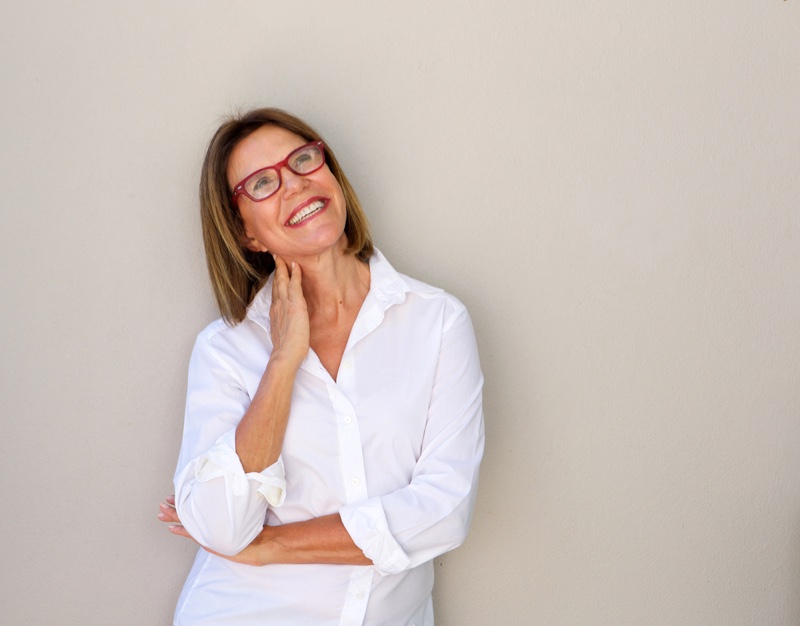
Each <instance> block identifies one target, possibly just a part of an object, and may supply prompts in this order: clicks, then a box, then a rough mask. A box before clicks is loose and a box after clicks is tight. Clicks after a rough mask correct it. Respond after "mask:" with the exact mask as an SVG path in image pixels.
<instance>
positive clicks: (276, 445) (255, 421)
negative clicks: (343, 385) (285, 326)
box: [236, 358, 297, 472]
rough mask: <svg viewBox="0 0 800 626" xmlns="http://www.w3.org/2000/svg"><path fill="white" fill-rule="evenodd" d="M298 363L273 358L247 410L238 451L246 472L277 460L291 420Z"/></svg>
mask: <svg viewBox="0 0 800 626" xmlns="http://www.w3.org/2000/svg"><path fill="white" fill-rule="evenodd" d="M296 375H297V366H296V365H295V364H294V363H291V362H288V360H283V359H281V358H275V359H270V361H269V363H268V364H267V369H266V371H265V372H264V376H263V378H262V379H261V383H260V384H259V386H258V390H257V391H256V393H255V395H254V396H253V400H252V402H251V403H250V406H249V407H248V409H247V411H246V412H245V414H244V416H243V417H242V420H241V421H240V422H239V425H238V426H237V427H236V454H238V455H239V460H240V461H241V463H242V467H243V468H244V471H245V472H260V471H262V470H264V468H266V467H269V466H270V465H272V464H273V463H275V461H277V460H278V456H279V455H280V453H281V447H282V446H283V437H284V435H285V434H286V424H287V422H288V420H289V408H290V406H291V399H292V387H293V386H294V379H295V376H296Z"/></svg>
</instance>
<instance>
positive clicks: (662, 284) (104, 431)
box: [0, 0, 800, 626]
mask: <svg viewBox="0 0 800 626" xmlns="http://www.w3.org/2000/svg"><path fill="white" fill-rule="evenodd" d="M798 59H800V3H798V1H797V0H786V1H783V0H761V1H759V2H744V1H741V0H734V1H730V0H728V1H725V2H723V1H721V0H711V1H708V2H694V1H691V2H690V1H689V0H676V1H674V2H641V1H636V2H634V1H632V0H630V1H626V0H609V1H607V2H602V3H598V2H556V1H548V2H538V1H530V0H525V1H523V0H519V1H512V0H505V1H503V0H499V1H498V0H483V1H478V0H472V1H469V0H464V1H461V2H422V1H416V0H415V1H409V2H367V1H358V2H355V1H347V0H345V1H341V2H329V1H326V2H323V1H320V0H307V1H305V2H299V3H292V2H267V1H261V2H245V1H241V0H234V1H228V2H211V1H208V0H194V1H192V2H188V1H177V2H161V1H156V0H140V1H138V2H100V1H97V0H93V1H72V2H57V1H56V0H42V1H38V2H37V1H31V2H25V3H22V2H14V3H12V2H3V4H2V7H0V99H1V101H2V118H1V121H0V177H2V181H1V182H2V185H1V186H0V197H1V198H2V211H1V213H0V215H2V217H1V218H0V219H2V223H1V228H0V255H1V257H0V258H1V259H2V279H1V281H0V287H1V288H2V301H3V305H2V318H1V319H0V321H1V324H2V330H0V342H1V343H0V358H1V359H2V381H1V383H0V384H1V385H2V387H0V393H1V394H2V407H3V428H2V437H0V466H1V471H0V487H1V488H2V514H1V515H2V529H1V530H2V532H1V533H0V537H1V539H0V541H1V542H2V543H1V544H0V554H2V562H3V566H2V568H0V577H2V581H1V582H2V584H1V585H0V593H1V594H2V597H0V622H2V623H3V624H9V625H11V624H14V625H16V624H25V625H39V624H41V625H51V624H57V625H59V626H70V625H86V624H104V625H106V624H114V625H151V624H156V625H160V624H169V623H171V621H170V620H171V615H172V611H173V607H174V604H175V601H176V599H177V595H178V592H179V589H180V586H181V584H182V581H183V578H184V576H185V575H186V573H187V571H188V568H189V564H190V561H191V558H192V554H193V552H194V548H193V546H192V545H191V544H190V543H189V542H184V541H182V540H180V539H177V538H174V537H172V536H170V535H169V534H168V533H167V531H166V530H165V529H164V528H163V527H162V526H161V525H160V524H159V523H158V522H157V521H156V513H157V505H158V502H159V501H160V499H161V498H162V497H163V496H164V495H166V494H168V493H170V491H171V476H172V472H173V470H174V464H175V462H176V459H177V453H178V446H179V442H180V435H181V427H182V416H183V415H182V414H183V400H184V393H185V377H186V367H187V363H188V358H189V353H190V350H191V346H192V343H193V341H194V337H195V335H196V333H197V332H198V331H199V330H200V329H201V328H202V327H203V326H204V325H205V324H206V323H207V322H209V321H210V320H211V319H213V318H214V317H216V316H217V312H216V311H215V307H214V305H213V301H212V297H211V293H210V289H209V286H208V281H207V278H206V270H205V265H204V258H203V254H202V247H201V239H200V231H199V220H198V216H197V201H196V188H197V183H198V179H199V166H200V163H201V159H202V156H203V153H204V150H205V146H206V145H207V142H208V140H209V138H210V136H211V134H212V132H213V130H214V129H215V128H216V126H217V125H218V123H219V122H220V120H221V118H222V117H223V116H224V115H225V114H226V113H229V112H231V111H234V110H236V109H239V108H248V107H251V106H257V105H273V106H280V107H284V108H287V109H289V110H291V111H294V112H296V113H297V114H299V115H300V116H301V117H304V118H306V119H308V120H309V121H310V122H311V123H312V124H314V125H315V126H317V127H318V128H319V129H320V130H321V131H322V133H323V135H324V136H325V137H326V139H327V140H328V141H329V142H330V143H331V145H333V146H334V147H335V149H336V151H337V154H338V155H339V158H340V160H341V161H342V163H343V166H344V168H345V170H346V171H347V172H348V174H349V176H350V178H351V180H352V182H353V183H354V186H355V188H356V189H357V191H358V192H359V194H360V197H361V199H362V201H363V204H364V206H365V208H366V210H367V212H368V215H369V217H370V219H371V221H372V225H373V229H374V235H375V239H376V241H377V243H378V246H379V247H380V248H381V249H382V250H383V252H384V253H385V254H386V255H387V257H388V258H389V259H390V261H391V262H392V263H393V264H394V265H395V267H397V268H398V269H399V270H400V271H403V272H405V273H408V274H410V275H413V276H415V277H417V278H420V279H422V280H425V281H427V282H430V283H433V284H436V285H440V286H443V287H445V288H447V289H448V290H449V291H451V292H452V293H454V294H455V295H457V296H458V297H459V298H461V299H462V300H463V301H464V302H465V303H466V304H467V306H468V307H469V309H470V311H471V314H472V317H473V319H474V323H475V327H476V331H477V333H478V336H479V343H480V349H481V357H482V363H483V367H484V370H485V375H486V389H485V399H486V405H485V410H486V419H487V434H488V445H487V451H486V457H485V464H484V468H483V473H482V483H481V489H480V494H479V499H478V504H477V510H476V514H475V519H474V525H473V530H472V533H471V536H470V537H469V539H468V541H467V543H466V544H465V545H464V546H463V547H462V548H460V549H459V550H457V551H456V552H454V553H452V554H449V555H446V556H445V557H443V558H441V559H437V576H438V579H437V580H438V582H437V587H436V590H435V598H436V605H437V611H438V623H440V624H442V625H443V626H460V625H467V626H472V625H485V624H502V625H520V626H522V625H529V624H544V625H575V624H577V625H583V624H589V625H614V626H618V625H641V624H648V625H650V624H664V625H672V624H680V625H682V626H683V625H694V624H704V625H706V624H707V625H717V624H724V625H740V624H741V625H744V624H754V625H765V624H766V625H777V624H787V625H790V624H798V623H800V390H799V389H798V387H800V181H799V180H798V169H799V167H798V166H799V165H800V113H799V112H800V62H799V61H798Z"/></svg>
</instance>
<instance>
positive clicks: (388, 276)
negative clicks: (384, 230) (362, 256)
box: [372, 251, 466, 318]
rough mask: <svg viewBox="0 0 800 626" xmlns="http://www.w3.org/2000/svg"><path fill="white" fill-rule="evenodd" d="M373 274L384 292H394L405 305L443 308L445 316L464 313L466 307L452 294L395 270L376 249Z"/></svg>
mask: <svg viewBox="0 0 800 626" xmlns="http://www.w3.org/2000/svg"><path fill="white" fill-rule="evenodd" d="M372 268H373V276H374V277H375V278H376V279H377V282H379V283H380V284H381V286H380V287H379V289H381V290H383V291H384V292H393V291H394V292H395V295H399V296H400V298H399V299H400V300H401V301H402V302H403V303H404V304H405V305H406V306H414V307H423V308H436V309H443V311H444V312H445V314H446V317H447V318H451V317H457V316H459V315H461V314H466V307H465V306H464V304H463V303H462V302H461V300H459V299H458V298H457V297H456V296H454V295H453V294H451V293H449V292H447V291H445V290H444V289H442V288H441V287H436V286H434V285H431V284H429V283H426V282H424V281H422V280H419V279H417V278H413V277H411V276H408V275H407V274H403V273H401V272H398V271H397V270H395V269H394V268H393V267H392V266H391V265H390V264H389V262H388V261H387V260H386V258H385V257H384V256H383V255H382V254H381V253H380V252H377V251H376V258H375V260H374V261H373V265H372ZM375 270H377V271H375Z"/></svg>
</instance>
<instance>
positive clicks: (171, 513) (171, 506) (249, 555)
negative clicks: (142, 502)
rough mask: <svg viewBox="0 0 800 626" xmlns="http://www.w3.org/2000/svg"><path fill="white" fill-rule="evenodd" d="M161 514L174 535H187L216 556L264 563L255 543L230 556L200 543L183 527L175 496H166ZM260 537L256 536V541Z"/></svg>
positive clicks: (241, 561) (242, 562)
mask: <svg viewBox="0 0 800 626" xmlns="http://www.w3.org/2000/svg"><path fill="white" fill-rule="evenodd" d="M159 510H160V512H159V514H158V519H159V520H160V521H162V522H166V523H168V524H171V526H168V527H167V530H169V532H171V533H172V534H173V535H178V536H179V537H186V538H187V539H191V540H192V541H194V542H195V543H197V545H199V546H200V547H201V548H203V550H205V551H206V552H210V553H211V554H214V555H216V556H219V557H222V558H223V559H228V560H229V561H233V562H234V563H241V564H243V565H262V563H260V562H259V561H258V559H257V558H256V557H257V551H256V549H255V547H254V546H253V544H250V545H249V546H247V547H246V548H245V549H244V550H242V551H241V552H239V553H238V554H234V555H233V556H228V555H226V554H220V553H219V552H214V550H210V549H209V548H206V547H205V546H203V545H201V544H199V543H198V542H197V541H196V540H195V538H194V537H192V536H191V535H190V534H189V532H188V531H187V530H186V529H185V528H184V527H183V525H182V524H181V520H180V518H178V511H177V510H175V496H167V497H166V498H164V502H162V503H161V505H160V506H159ZM257 540H258V538H256V541H257Z"/></svg>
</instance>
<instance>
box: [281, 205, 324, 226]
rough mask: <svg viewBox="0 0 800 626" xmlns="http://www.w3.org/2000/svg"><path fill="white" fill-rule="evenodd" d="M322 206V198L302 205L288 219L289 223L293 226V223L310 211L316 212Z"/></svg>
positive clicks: (300, 219) (301, 219)
mask: <svg viewBox="0 0 800 626" xmlns="http://www.w3.org/2000/svg"><path fill="white" fill-rule="evenodd" d="M324 206H325V202H324V201H323V200H317V201H316V202H312V203H311V204H309V205H308V206H305V207H303V208H302V209H301V210H300V211H298V212H297V213H295V215H294V216H293V217H292V219H290V220H289V225H290V226H294V225H295V224H299V223H300V222H302V221H303V220H304V219H306V218H307V217H308V216H309V215H311V214H312V213H316V212H317V211H319V210H320V209H321V208H322V207H324Z"/></svg>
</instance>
